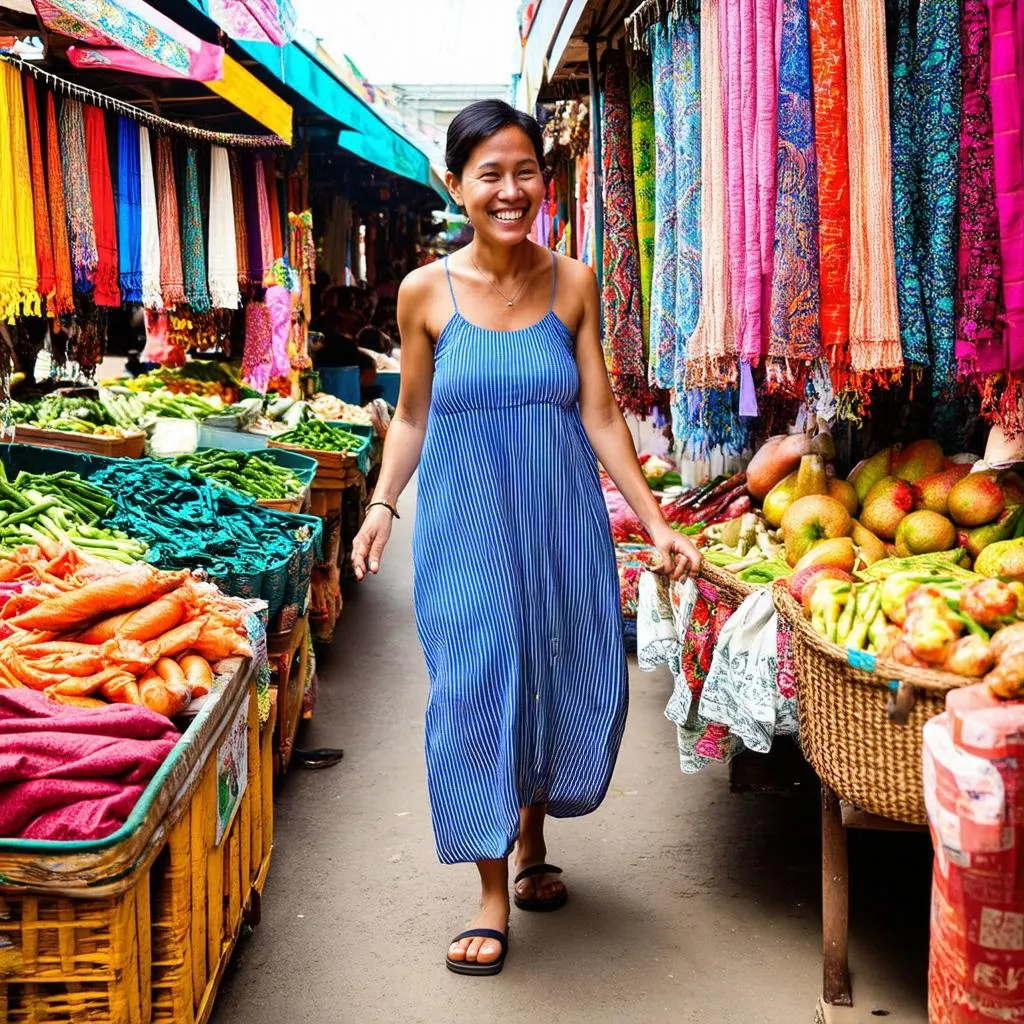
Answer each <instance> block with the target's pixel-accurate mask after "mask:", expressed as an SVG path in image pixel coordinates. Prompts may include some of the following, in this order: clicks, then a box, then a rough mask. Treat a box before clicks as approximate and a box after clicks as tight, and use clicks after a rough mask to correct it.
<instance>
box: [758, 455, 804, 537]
mask: <svg viewBox="0 0 1024 1024" xmlns="http://www.w3.org/2000/svg"><path fill="white" fill-rule="evenodd" d="M799 472H800V471H799V470H796V469H794V470H793V472H792V473H790V474H789V476H786V477H783V478H782V479H781V480H780V481H779V482H778V483H777V484H776V485H775V486H774V487H773V488H772V489H771V490H770V491H769V492H768V495H767V497H766V498H765V499H764V504H763V505H762V511H763V512H764V517H765V519H767V520H768V524H769V525H770V526H775V527H779V526H781V525H782V517H783V516H784V515H785V514H786V509H788V508H789V506H790V505H792V504H793V502H794V501H796V493H795V492H796V480H797V476H798V475H799Z"/></svg>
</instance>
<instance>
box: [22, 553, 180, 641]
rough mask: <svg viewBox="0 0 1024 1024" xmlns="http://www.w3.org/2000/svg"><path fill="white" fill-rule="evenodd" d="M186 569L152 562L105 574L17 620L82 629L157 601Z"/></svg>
mask: <svg viewBox="0 0 1024 1024" xmlns="http://www.w3.org/2000/svg"><path fill="white" fill-rule="evenodd" d="M187 576H188V572H187V571H186V570H184V569H183V570H181V571H179V572H157V571H156V570H155V569H153V568H151V567H150V566H146V567H145V568H143V567H139V568H136V569H129V570H128V571H127V572H124V573H117V574H116V575H112V576H105V577H103V578H102V579H98V580H94V581H93V582H92V583H86V584H85V586H83V587H79V588H78V589H77V590H74V591H71V592H70V593H67V594H61V595H60V597H52V598H49V599H48V600H46V601H43V602H42V604H39V605H37V606H36V607H35V608H32V609H30V610H29V611H27V612H25V613H24V614H23V615H19V616H18V617H17V618H16V619H15V620H14V624H15V625H16V626H18V627H20V628H21V629H36V628H40V629H43V628H45V629H58V630H72V629H78V628H79V627H81V626H84V625H86V624H87V623H89V622H94V621H95V620H97V619H100V618H102V617H103V616H104V615H106V614H109V613H110V612H123V611H128V609H130V608H139V607H141V606H142V605H144V604H148V603H149V602H151V601H155V600H156V599H157V598H158V597H163V595H164V594H166V593H168V592H169V591H171V590H174V589H176V588H177V587H178V586H180V584H181V582H182V581H183V580H184V579H185V578H186V577H187Z"/></svg>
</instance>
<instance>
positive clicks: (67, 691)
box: [46, 667, 135, 697]
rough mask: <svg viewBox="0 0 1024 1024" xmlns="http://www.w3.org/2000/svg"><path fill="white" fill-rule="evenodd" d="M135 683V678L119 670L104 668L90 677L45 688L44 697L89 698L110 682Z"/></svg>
mask: <svg viewBox="0 0 1024 1024" xmlns="http://www.w3.org/2000/svg"><path fill="white" fill-rule="evenodd" d="M115 681H117V682H126V681H127V682H132V683H134V682H135V677H134V676H133V675H130V674H129V673H127V672H122V671H121V669H119V668H114V667H110V668H105V669H103V670H102V671H101V672H96V673H94V674H93V675H91V676H83V677H82V678H81V679H72V678H68V679H62V680H60V681H58V682H57V683H55V684H54V685H52V686H49V687H47V689H46V695H47V696H48V697H52V696H53V694H55V693H60V694H64V695H65V696H70V697H89V696H91V695H92V694H94V693H95V692H96V691H97V690H98V689H99V688H100V687H101V686H103V685H105V684H107V683H112V682H115Z"/></svg>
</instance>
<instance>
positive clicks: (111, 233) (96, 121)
mask: <svg viewBox="0 0 1024 1024" xmlns="http://www.w3.org/2000/svg"><path fill="white" fill-rule="evenodd" d="M84 118H85V152H86V155H87V156H88V158H89V195H90V198H91V199H92V216H93V227H94V230H95V233H96V276H95V279H94V293H93V302H94V303H95V304H96V305H97V306H120V305H121V288H120V285H119V284H118V273H119V271H118V257H117V216H116V214H115V212H114V186H113V184H112V182H111V180H110V156H109V155H108V153H107V125H106V121H105V119H104V117H103V111H102V110H100V108H99V107H94V106H92V105H91V104H87V105H86V106H85V109H84Z"/></svg>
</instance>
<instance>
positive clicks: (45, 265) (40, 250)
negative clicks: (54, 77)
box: [25, 75, 57, 298]
mask: <svg viewBox="0 0 1024 1024" xmlns="http://www.w3.org/2000/svg"><path fill="white" fill-rule="evenodd" d="M25 100H26V111H25V112H26V115H27V117H28V137H29V150H30V153H31V161H32V206H33V209H34V212H35V217H34V221H35V234H36V270H37V279H36V287H37V288H38V289H39V294H40V295H42V296H44V297H46V298H52V296H53V290H54V288H55V287H56V284H57V280H56V273H55V270H54V266H53V239H52V236H51V234H50V205H49V203H48V201H47V198H46V176H45V172H44V171H43V141H42V134H41V132H40V129H39V104H38V102H37V100H36V87H35V82H33V81H32V76H31V75H26V76H25Z"/></svg>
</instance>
